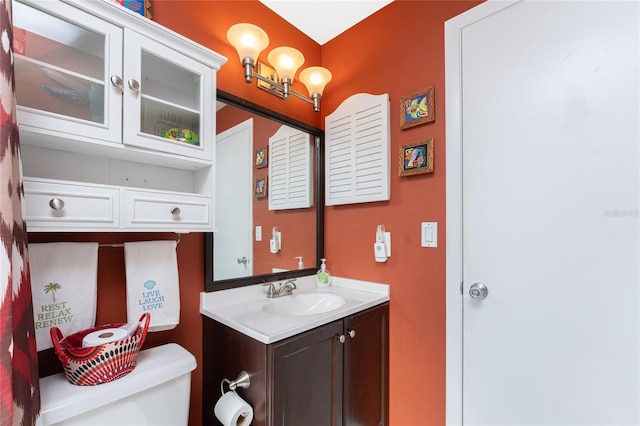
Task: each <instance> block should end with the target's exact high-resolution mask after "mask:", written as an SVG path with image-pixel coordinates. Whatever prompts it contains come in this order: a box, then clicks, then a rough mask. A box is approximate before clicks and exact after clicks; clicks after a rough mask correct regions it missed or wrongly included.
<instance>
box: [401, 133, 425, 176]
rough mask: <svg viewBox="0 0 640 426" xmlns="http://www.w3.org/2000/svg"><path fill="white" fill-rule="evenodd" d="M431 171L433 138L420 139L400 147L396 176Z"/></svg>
mask: <svg viewBox="0 0 640 426" xmlns="http://www.w3.org/2000/svg"><path fill="white" fill-rule="evenodd" d="M432 172H433V138H427V139H422V140H420V141H418V142H413V143H410V144H407V145H402V146H401V147H400V161H399V170H398V176H411V175H419V174H422V173H432Z"/></svg>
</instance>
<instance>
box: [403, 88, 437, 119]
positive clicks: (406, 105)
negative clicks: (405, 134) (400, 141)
mask: <svg viewBox="0 0 640 426" xmlns="http://www.w3.org/2000/svg"><path fill="white" fill-rule="evenodd" d="M433 94H434V88H433V86H432V87H429V88H428V89H425V90H421V91H419V92H416V93H412V94H410V95H409V96H404V97H402V98H400V128H401V129H408V128H409V127H413V126H417V125H419V124H424V123H429V122H430V121H434V120H435V119H436V118H435V112H436V110H435V99H434V96H433Z"/></svg>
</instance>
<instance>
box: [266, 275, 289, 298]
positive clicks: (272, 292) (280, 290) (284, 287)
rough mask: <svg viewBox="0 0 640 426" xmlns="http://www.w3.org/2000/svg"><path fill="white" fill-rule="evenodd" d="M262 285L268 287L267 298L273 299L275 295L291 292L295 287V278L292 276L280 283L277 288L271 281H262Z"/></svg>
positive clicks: (285, 294) (284, 294)
mask: <svg viewBox="0 0 640 426" xmlns="http://www.w3.org/2000/svg"><path fill="white" fill-rule="evenodd" d="M262 285H267V286H269V288H268V289H267V299H274V298H276V297H281V296H287V295H289V294H291V293H293V290H295V289H296V288H297V287H296V279H295V278H292V279H290V280H288V281H287V282H286V283H284V284H280V285H279V286H278V289H276V287H275V286H274V285H273V283H264V284H262Z"/></svg>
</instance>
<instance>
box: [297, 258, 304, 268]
mask: <svg viewBox="0 0 640 426" xmlns="http://www.w3.org/2000/svg"><path fill="white" fill-rule="evenodd" d="M296 259H298V269H304V262H303V261H302V256H296Z"/></svg>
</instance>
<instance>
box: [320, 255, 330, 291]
mask: <svg viewBox="0 0 640 426" xmlns="http://www.w3.org/2000/svg"><path fill="white" fill-rule="evenodd" d="M320 261H321V262H322V265H320V270H319V271H318V273H317V274H316V284H317V285H318V287H329V285H330V284H331V275H330V274H329V270H328V269H327V265H326V264H325V263H324V262H325V261H326V259H324V258H323V259H320Z"/></svg>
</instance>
